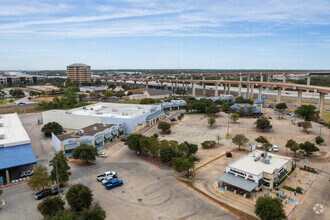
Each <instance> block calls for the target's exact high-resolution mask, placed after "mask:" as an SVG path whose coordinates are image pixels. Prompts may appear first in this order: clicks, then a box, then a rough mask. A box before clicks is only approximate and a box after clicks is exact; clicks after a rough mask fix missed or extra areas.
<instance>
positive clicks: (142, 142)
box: [139, 136, 159, 157]
mask: <svg viewBox="0 0 330 220" xmlns="http://www.w3.org/2000/svg"><path fill="white" fill-rule="evenodd" d="M139 146H140V147H141V148H142V150H144V151H147V152H150V153H151V154H152V156H153V157H156V156H158V153H159V146H158V140H157V139H156V138H155V137H145V136H144V137H141V138H140V139H139Z"/></svg>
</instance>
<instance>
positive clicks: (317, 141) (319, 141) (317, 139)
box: [315, 136, 324, 144]
mask: <svg viewBox="0 0 330 220" xmlns="http://www.w3.org/2000/svg"><path fill="white" fill-rule="evenodd" d="M323 142H324V139H323V137H321V136H317V137H315V143H317V144H322V143H323Z"/></svg>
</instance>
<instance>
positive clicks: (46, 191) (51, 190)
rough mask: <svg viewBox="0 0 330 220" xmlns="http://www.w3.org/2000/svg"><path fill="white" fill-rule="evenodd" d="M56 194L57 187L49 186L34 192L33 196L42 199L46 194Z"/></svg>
mask: <svg viewBox="0 0 330 220" xmlns="http://www.w3.org/2000/svg"><path fill="white" fill-rule="evenodd" d="M57 194H58V189H57V188H50V189H44V190H42V191H40V192H38V193H36V194H35V196H34V198H35V199H36V200H39V199H43V198H45V197H47V196H53V195H57Z"/></svg>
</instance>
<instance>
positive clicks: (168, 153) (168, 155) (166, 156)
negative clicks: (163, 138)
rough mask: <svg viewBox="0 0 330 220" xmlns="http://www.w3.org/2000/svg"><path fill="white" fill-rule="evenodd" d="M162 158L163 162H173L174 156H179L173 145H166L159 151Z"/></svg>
mask: <svg viewBox="0 0 330 220" xmlns="http://www.w3.org/2000/svg"><path fill="white" fill-rule="evenodd" d="M159 156H160V160H161V161H162V162H163V163H168V162H171V161H172V159H173V158H174V157H176V156H177V152H176V150H175V149H174V148H172V147H164V148H161V149H160V151H159Z"/></svg>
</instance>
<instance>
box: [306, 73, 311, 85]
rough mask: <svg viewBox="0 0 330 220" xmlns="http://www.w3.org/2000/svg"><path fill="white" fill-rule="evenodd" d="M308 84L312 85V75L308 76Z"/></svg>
mask: <svg viewBox="0 0 330 220" xmlns="http://www.w3.org/2000/svg"><path fill="white" fill-rule="evenodd" d="M307 85H308V86H310V85H311V75H308V76H307Z"/></svg>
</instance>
